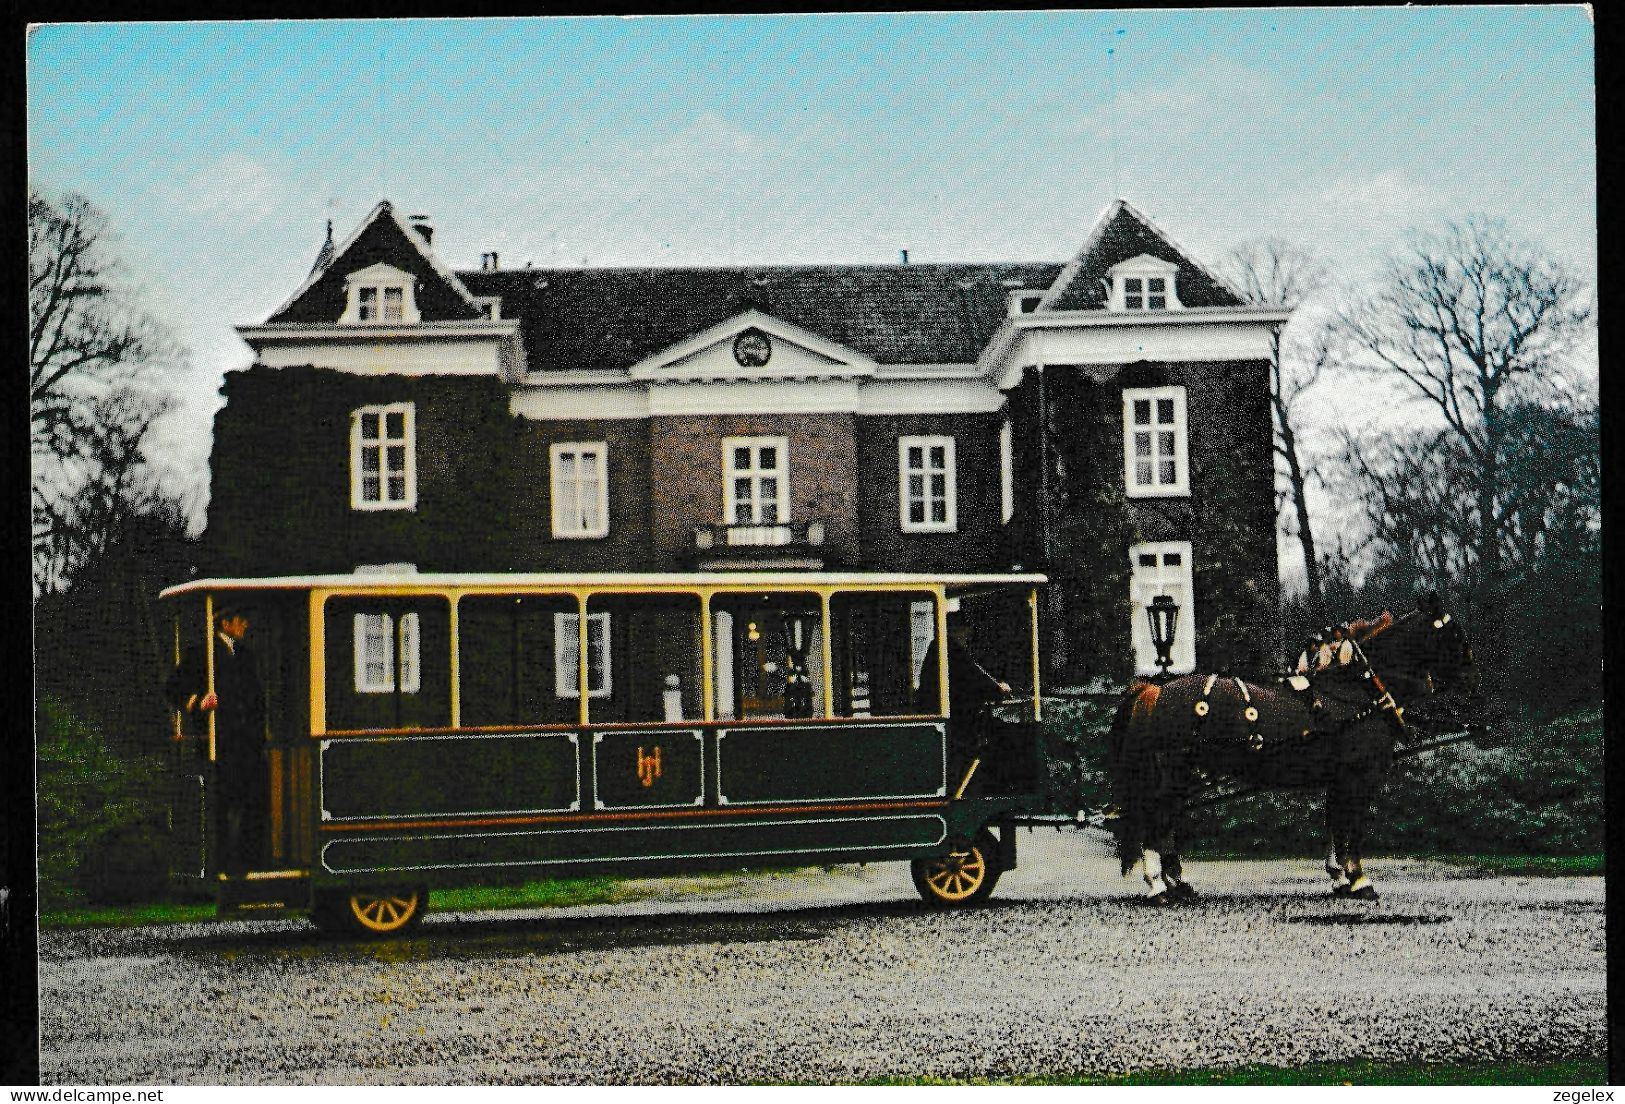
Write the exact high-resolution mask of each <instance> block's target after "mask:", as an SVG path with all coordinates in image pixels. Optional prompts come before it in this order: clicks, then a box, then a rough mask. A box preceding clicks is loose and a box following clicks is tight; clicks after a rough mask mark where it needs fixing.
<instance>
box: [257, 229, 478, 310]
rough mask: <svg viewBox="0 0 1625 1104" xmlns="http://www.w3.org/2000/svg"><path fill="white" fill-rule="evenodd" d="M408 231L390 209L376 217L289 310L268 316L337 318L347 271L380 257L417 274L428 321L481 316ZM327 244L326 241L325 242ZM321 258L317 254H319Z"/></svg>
mask: <svg viewBox="0 0 1625 1104" xmlns="http://www.w3.org/2000/svg"><path fill="white" fill-rule="evenodd" d="M406 234H407V231H405V230H402V229H401V226H400V223H398V222H396V221H395V219H394V218H392V217H390V216H389V212H388V210H387V209H386V210H385V211H384V213H383V215H382V216H381V217H378V218H375V219H373V221H372V222H371V223H370V224H368V225H367V226H366V227H365V228H364V229H363V230H362V231H361V233H360V234H359V235H357V237H356V239H355V241H353V242H351V243H350V246H349V248H348V249H346V250H345V251H344V253H343V254H342V255H341V256H340V257H338V258H337V259H336V261H335V263H333V264H331V265H329V266H328V269H327V271H326V272H324V273H322V275H321V277H320V278H319V279H318V280H317V281H316V282H315V283H314V284H312V285H310V287H308V288H306V289H305V292H304V294H303V295H301V296H299V298H297V299H295V300H294V301H293V302H292V303H289V304H288V306H287V308H286V309H285V310H282V311H279V312H278V313H276V314H273V315H272V316H271V317H270V318H268V319H267V320H266V321H268V322H336V321H338V318H339V316H340V315H342V314H343V313H344V307H345V302H344V277H345V276H347V275H349V274H350V273H352V272H354V271H356V270H357V269H361V268H366V267H367V266H369V265H374V264H377V263H379V262H380V261H382V262H383V263H384V264H388V265H393V266H395V267H396V268H398V269H401V270H402V271H403V272H410V273H411V274H412V275H414V276H416V277H417V278H418V287H417V304H418V313H419V314H420V315H422V317H423V320H424V321H425V322H443V321H453V320H457V319H468V318H478V317H479V312H478V311H476V310H475V309H474V307H472V306H470V305H469V304H468V303H466V302H464V301H463V297H462V296H461V295H459V294H457V292H456V290H455V289H454V288H453V287H452V286H451V285H450V284H448V283H447V282H446V280H445V279H444V278H443V277H442V276H441V275H440V273H438V272H436V271H435V270H434V266H433V265H432V264H430V263H429V260H428V258H426V257H425V256H424V255H423V253H422V251H421V250H419V249H418V248H417V247H416V246H415V245H413V244H412V243H411V242H410V241H408V240H407V238H406ZM324 249H325V247H324ZM318 263H320V262H319V260H318Z"/></svg>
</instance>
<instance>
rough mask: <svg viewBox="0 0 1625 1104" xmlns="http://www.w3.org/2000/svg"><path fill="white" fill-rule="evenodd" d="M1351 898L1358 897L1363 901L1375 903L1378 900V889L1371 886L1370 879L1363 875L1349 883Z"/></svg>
mask: <svg viewBox="0 0 1625 1104" xmlns="http://www.w3.org/2000/svg"><path fill="white" fill-rule="evenodd" d="M1349 896H1350V897H1357V898H1359V899H1360V900H1362V901H1375V900H1376V899H1377V887H1376V886H1374V885H1372V884H1371V879H1370V878H1367V877H1366V876H1365V875H1364V874H1361V875H1360V876H1359V877H1358V878H1356V879H1354V881H1352V882H1350V883H1349Z"/></svg>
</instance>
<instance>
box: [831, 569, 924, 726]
mask: <svg viewBox="0 0 1625 1104" xmlns="http://www.w3.org/2000/svg"><path fill="white" fill-rule="evenodd" d="M830 620H831V623H832V628H831V632H832V636H831V638H830V639H831V640H832V641H833V642H834V648H833V649H832V660H833V665H834V684H835V715H836V716H840V717H895V716H900V715H904V714H911V713H938V712H940V711H941V705H940V702H941V698H940V689H939V687H940V683H939V681H938V675H937V671H936V665H935V660H934V659H932V662H931V669H930V670H924V667H925V666H926V660H927V657H928V655H929V656H932V657H934V656H935V654H936V653H935V652H934V651H931V642H932V640H934V639H935V638H936V602H935V599H934V598H933V597H932V596H931V595H930V594H914V593H897V594H892V593H883V594H837V595H835V596H834V597H832V598H831V599H830Z"/></svg>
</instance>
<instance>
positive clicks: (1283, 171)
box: [28, 7, 1596, 479]
mask: <svg viewBox="0 0 1625 1104" xmlns="http://www.w3.org/2000/svg"><path fill="white" fill-rule="evenodd" d="M1108 51H1110V53H1108ZM28 61H29V69H28V92H29V155H30V172H31V176H32V179H33V182H34V183H35V184H36V185H38V186H41V187H43V188H45V189H46V190H48V191H51V192H58V193H59V192H61V191H65V190H73V191H79V192H82V193H84V194H85V195H87V196H88V197H90V199H91V200H92V201H94V202H95V203H96V204H98V205H99V206H101V207H102V208H103V209H104V210H105V211H106V212H107V213H108V214H109V215H110V216H111V218H112V221H113V223H114V225H115V226H116V227H117V228H118V229H119V230H120V231H121V239H120V241H119V248H120V249H121V251H122V252H123V254H124V256H125V257H126V259H127V261H128V263H129V265H130V267H131V269H132V270H133V271H134V273H135V274H136V275H137V277H138V280H139V283H140V286H141V289H142V294H143V296H144V298H145V300H146V302H147V305H148V306H149V308H150V309H151V310H152V312H153V313H155V314H157V315H158V316H159V317H161V318H162V319H163V320H164V321H165V322H167V323H168V324H169V325H170V327H171V328H172V329H173V330H174V331H175V332H176V333H177V334H178V335H179V336H180V337H181V339H182V340H183V341H184V342H185V343H186V344H187V345H188V346H189V347H190V349H191V350H192V362H191V367H190V369H189V370H188V371H187V372H186V374H185V375H184V376H183V377H181V380H182V386H183V388H184V395H185V401H184V402H183V403H182V404H181V406H180V408H179V409H178V411H177V414H176V416H175V419H174V421H173V422H172V424H171V425H170V426H168V427H166V439H167V440H168V442H169V451H170V455H171V457H172V460H173V463H174V465H175V467H176V468H177V469H178V470H179V471H181V472H183V473H189V474H190V477H191V478H194V479H196V478H199V477H200V474H201V471H202V465H203V463H204V461H205V460H206V457H207V448H208V434H209V420H210V417H211V415H212V412H213V410H214V409H215V406H216V405H217V403H218V398H217V395H216V390H217V388H218V386H219V380H220V375H221V373H222V372H223V371H225V370H227V369H229V368H235V367H240V366H242V365H244V364H246V363H247V361H248V354H247V350H246V348H245V347H244V346H242V344H241V343H240V342H239V341H238V340H237V339H236V337H235V336H234V335H233V334H232V332H231V329H230V327H231V325H232V324H235V323H245V322H255V321H260V320H263V319H264V317H265V316H266V315H267V314H268V313H269V312H270V311H271V310H272V309H273V308H274V307H276V306H277V304H278V303H280V302H281V301H282V299H283V298H284V297H285V296H286V295H287V294H288V293H289V292H290V291H292V290H293V288H294V287H295V286H296V285H297V284H298V283H299V281H300V280H301V279H302V278H303V277H304V275H305V273H306V272H307V271H308V269H309V265H310V262H311V259H312V258H313V256H314V255H315V251H316V249H317V247H318V245H319V244H320V241H321V235H322V224H323V220H324V219H325V218H328V217H331V218H333V220H334V222H335V229H336V232H337V234H338V235H339V236H340V237H342V236H343V235H344V234H346V233H347V232H348V231H349V230H350V229H351V228H352V227H353V226H354V225H355V224H356V223H357V222H358V221H359V220H360V219H361V218H362V217H363V216H364V215H365V214H366V212H367V211H368V210H369V209H370V208H371V207H372V205H373V204H374V203H376V202H377V200H378V199H379V198H381V197H383V196H387V197H389V198H390V199H392V200H394V201H395V202H396V204H397V205H398V206H399V207H400V208H402V209H403V210H404V211H407V212H418V211H422V212H425V213H428V214H429V215H431V216H432V218H433V220H434V223H435V225H436V234H437V236H436V239H435V244H436V248H437V251H438V252H440V254H441V255H442V257H444V258H445V259H446V260H447V261H448V262H449V263H451V264H452V265H454V266H457V267H476V266H477V264H478V257H479V254H480V253H481V252H483V251H486V250H492V249H494V250H498V251H499V252H500V253H501V254H502V258H503V262H504V264H505V265H509V264H523V263H524V262H525V261H527V260H528V261H532V262H534V263H535V264H536V265H538V266H548V265H579V264H582V263H584V262H585V263H589V264H593V265H610V264H690V263H700V264H707V263H710V264H726V263H735V262H744V261H754V262H779V261H783V262H794V261H855V262H860V261H892V260H895V259H896V257H897V251H898V249H900V248H907V249H909V251H910V257H911V259H914V260H918V261H933V260H983V259H1016V260H1027V259H1055V260H1061V259H1064V258H1065V257H1066V256H1067V255H1068V254H1069V253H1070V252H1071V251H1072V250H1073V249H1075V248H1076V246H1077V245H1078V244H1079V242H1080V241H1081V240H1082V238H1083V236H1084V234H1085V233H1086V232H1087V230H1088V227H1089V225H1090V224H1091V223H1092V222H1093V221H1094V219H1095V217H1096V216H1097V215H1098V214H1099V212H1100V211H1101V209H1102V208H1103V207H1104V206H1105V205H1106V204H1107V203H1109V202H1110V201H1111V199H1112V198H1113V196H1114V195H1116V194H1121V195H1125V196H1127V197H1128V198H1129V199H1130V200H1132V201H1133V202H1134V203H1135V204H1136V205H1138V206H1139V207H1140V208H1141V209H1143V210H1145V211H1146V212H1147V213H1149V214H1150V215H1151V216H1152V217H1153V218H1154V219H1156V220H1157V221H1158V222H1159V223H1160V224H1161V225H1162V226H1163V227H1164V228H1165V229H1167V230H1169V231H1170V232H1171V233H1172V234H1173V235H1174V236H1175V237H1176V238H1177V239H1178V240H1180V241H1181V242H1183V243H1184V244H1185V245H1186V246H1188V247H1189V248H1190V249H1192V250H1193V251H1194V252H1195V253H1197V254H1198V255H1199V256H1200V257H1202V258H1203V259H1206V260H1216V259H1217V258H1218V257H1219V256H1220V255H1222V254H1223V252H1224V251H1225V250H1227V249H1228V248H1229V247H1230V246H1232V245H1234V244H1235V243H1236V242H1238V241H1241V240H1244V239H1247V238H1252V237H1258V236H1261V235H1264V234H1276V235H1280V236H1284V237H1287V238H1289V239H1292V240H1295V241H1298V242H1300V243H1302V244H1304V245H1306V246H1310V247H1312V248H1315V249H1317V250H1319V251H1320V252H1322V253H1323V254H1325V255H1326V256H1327V258H1328V259H1329V260H1330V261H1331V262H1332V263H1333V265H1334V267H1335V268H1337V269H1338V270H1339V271H1340V272H1341V273H1344V274H1346V275H1348V276H1350V277H1351V278H1352V277H1359V276H1361V275H1363V274H1365V273H1366V272H1368V271H1369V270H1370V269H1371V267H1372V265H1373V263H1374V261H1375V259H1376V258H1377V257H1379V256H1380V255H1381V254H1382V253H1383V252H1384V251H1386V250H1388V249H1390V248H1392V247H1393V246H1395V245H1396V244H1397V243H1399V242H1400V241H1401V240H1402V235H1403V233H1404V232H1405V230H1406V229H1407V228H1408V227H1411V226H1422V227H1428V226H1435V225H1437V224H1438V223H1439V222H1440V221H1441V220H1443V219H1446V218H1452V217H1459V216H1461V215H1463V214H1466V213H1467V212H1469V211H1482V212H1486V213H1488V214H1491V215H1496V216H1500V217H1504V218H1506V219H1507V220H1508V221H1509V222H1510V223H1511V224H1512V226H1513V228H1514V229H1515V230H1516V231H1518V232H1519V233H1520V234H1522V235H1523V236H1525V237H1528V238H1530V239H1533V240H1534V241H1536V242H1537V243H1539V244H1542V245H1544V246H1545V247H1547V248H1549V249H1550V250H1551V251H1552V252H1554V253H1556V254H1557V255H1559V256H1560V257H1563V258H1564V259H1566V260H1568V261H1569V262H1570V263H1571V264H1573V265H1574V266H1575V267H1576V268H1577V269H1579V270H1580V271H1581V272H1582V273H1583V274H1585V275H1586V276H1587V277H1588V278H1589V277H1592V276H1593V275H1594V273H1595V268H1596V258H1595V232H1596V227H1595V207H1596V178H1595V148H1594V119H1593V73H1592V34H1591V26H1590V23H1589V21H1588V19H1587V16H1586V13H1585V10H1584V9H1583V8H1579V7H1549V8H1500V9H1495V8H1422V9H1392V8H1390V9H1335V10H1334V9H1307V10H1268V9H1262V10H1249V11H1194V12H1145V11H1135V12H1116V13H1113V12H1070V13H1068V12H1059V13H1047V12H1017V13H985V12H977V13H964V14H954V15H867V16H863V15H842V16H782V17H777V16H775V17H761V16H754V17H695V18H640V19H616V18H604V19H557V20H552V19H548V20H542V19H538V20H489V21H462V20H442V21H389V22H319V23H291V22H268V23H215V24H208V23H191V24H99V25H61V26H46V27H41V28H38V29H36V30H35V31H34V32H33V34H32V36H31V38H30V42H29V48H28Z"/></svg>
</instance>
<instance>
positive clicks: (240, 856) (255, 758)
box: [164, 604, 267, 876]
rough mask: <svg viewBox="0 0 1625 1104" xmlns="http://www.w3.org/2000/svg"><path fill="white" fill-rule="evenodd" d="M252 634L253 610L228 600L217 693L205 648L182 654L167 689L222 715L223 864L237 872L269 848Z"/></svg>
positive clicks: (222, 615) (191, 709)
mask: <svg viewBox="0 0 1625 1104" xmlns="http://www.w3.org/2000/svg"><path fill="white" fill-rule="evenodd" d="M247 634H248V616H247V612H246V611H245V610H244V609H242V608H241V607H237V606H232V605H227V604H223V605H222V606H221V607H220V608H219V610H218V611H217V612H216V615H215V639H214V690H213V692H210V690H209V667H208V662H209V660H208V656H207V654H206V653H205V651H204V649H203V648H201V647H199V648H194V649H190V650H188V651H187V652H186V653H185V654H184V655H183V656H182V658H181V663H180V666H178V667H176V668H175V670H174V671H173V672H171V674H170V676H169V681H168V683H167V684H166V685H165V687H164V692H165V696H166V697H167V698H168V700H169V704H170V706H171V707H172V708H174V709H178V710H180V711H181V713H183V714H186V715H188V716H197V717H199V718H206V717H207V715H208V714H210V713H213V714H214V724H215V729H214V736H215V772H214V784H213V792H212V794H211V797H212V799H213V803H214V806H215V810H216V822H215V823H216V831H217V832H218V833H219V835H218V837H217V838H218V839H219V840H220V841H221V845H222V853H221V857H220V858H221V862H222V865H223V866H224V868H225V870H226V873H227V874H229V875H233V876H237V875H241V874H244V873H247V872H248V871H249V870H250V869H253V868H254V867H256V866H258V865H260V863H261V861H262V857H263V853H264V850H265V848H264V840H263V834H264V828H265V821H266V790H267V774H266V757H265V692H264V690H263V688H262V687H261V685H260V677H259V671H258V668H257V667H256V666H255V663H254V656H253V654H252V653H251V652H250V651H249V649H248V646H247V645H246V644H244V643H243V638H244V637H245V636H246V635H247ZM183 731H184V730H183Z"/></svg>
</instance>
